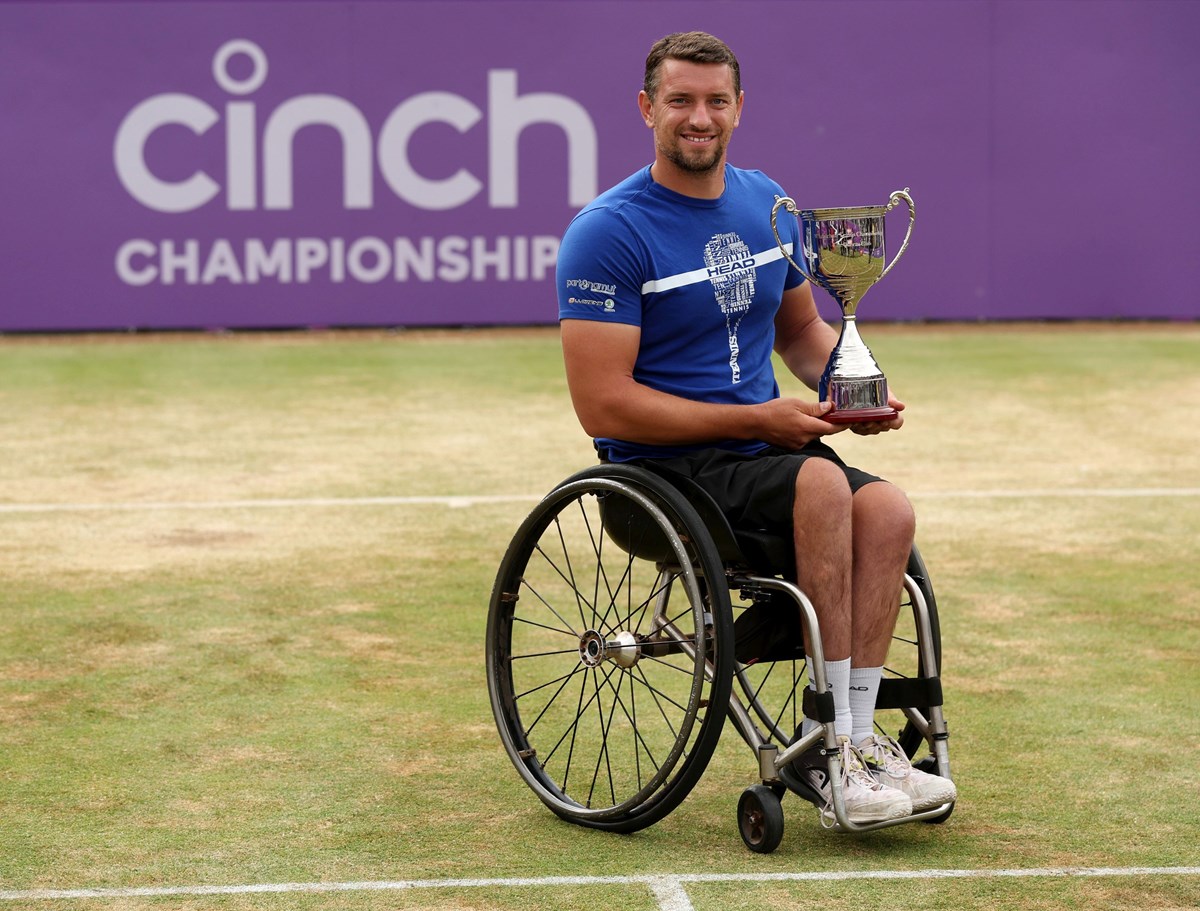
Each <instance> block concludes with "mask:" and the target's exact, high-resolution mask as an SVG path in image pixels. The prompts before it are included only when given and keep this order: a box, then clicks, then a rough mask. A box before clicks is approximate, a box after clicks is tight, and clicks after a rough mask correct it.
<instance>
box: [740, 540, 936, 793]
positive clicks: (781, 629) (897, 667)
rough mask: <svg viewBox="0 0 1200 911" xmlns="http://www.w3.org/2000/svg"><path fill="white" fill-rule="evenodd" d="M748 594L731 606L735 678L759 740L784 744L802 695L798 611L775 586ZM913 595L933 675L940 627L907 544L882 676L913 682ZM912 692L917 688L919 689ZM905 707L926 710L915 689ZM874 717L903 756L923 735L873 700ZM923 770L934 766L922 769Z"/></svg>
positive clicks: (797, 718)
mask: <svg viewBox="0 0 1200 911" xmlns="http://www.w3.org/2000/svg"><path fill="white" fill-rule="evenodd" d="M751 598H752V599H753V600H747V601H746V602H744V603H738V604H735V605H734V615H735V618H736V619H735V624H734V627H735V632H736V635H737V642H736V644H735V650H736V651H737V652H738V658H739V660H738V663H737V665H736V668H735V679H736V681H737V684H738V687H739V689H740V691H741V693H742V695H743V698H744V700H745V702H746V704H747V707H748V708H749V709H750V710H751V712H752V714H753V716H754V717H755V719H756V721H757V723H758V724H760V725H761V726H762V731H763V733H764V734H765V735H766V736H767V739H768V740H771V741H773V742H775V743H777V744H779V745H780V746H781V748H784V747H787V746H788V745H789V744H790V743H791V742H792V740H793V739H794V737H795V732H796V730H797V728H798V727H799V725H800V722H801V721H802V720H803V704H802V697H803V694H804V688H805V687H806V686H807V685H808V661H807V657H806V656H805V654H804V646H803V639H802V633H801V627H800V614H799V610H798V608H797V606H796V605H795V604H794V603H793V602H792V600H791V599H790V598H788V597H787V596H783V595H781V594H779V593H778V592H761V591H760V592H753V593H751ZM918 600H922V601H923V602H924V604H925V606H926V608H927V612H928V616H929V624H930V630H931V634H932V635H931V640H932V648H933V655H934V664H935V666H936V668H937V669H938V673H939V674H940V672H941V631H940V626H939V623H938V616H937V602H936V600H935V598H934V594H933V587H932V585H931V584H930V582H929V574H928V572H927V571H926V569H925V564H924V562H923V561H922V560H921V555H920V552H919V551H918V550H917V548H916V547H913V550H912V553H911V554H910V555H909V560H908V566H907V568H906V571H905V578H904V581H903V585H902V587H901V591H900V615H899V619H898V621H897V624H896V630H895V633H894V634H893V636H892V645H891V648H890V649H889V652H888V657H887V661H886V664H885V667H884V676H885V679H887V680H896V681H900V680H904V681H917V680H919V679H920V678H922V677H924V676H925V674H924V672H923V670H922V667H921V653H920V648H919V644H918V637H917V632H916V624H917V621H916V614H917V608H916V606H915V605H916V602H917V601H918ZM764 629H768V630H770V631H771V632H770V635H769V636H767V637H765V638H764V635H763V633H762V632H761V631H762V630H764ZM885 686H886V684H885ZM914 691H915V692H917V693H919V692H920V690H919V688H915V689H914ZM911 707H912V708H914V709H915V710H916V711H917V712H919V713H920V714H921V715H922V716H925V717H928V714H929V709H928V706H927V705H925V704H923V703H922V701H921V699H920V697H919V695H918V696H917V698H916V699H915V700H914V701H913V703H912V706H911ZM875 717H876V726H877V727H878V728H879V729H880V730H881V731H882V732H883V733H885V734H889V735H891V736H892V737H895V738H896V740H897V742H899V744H900V745H901V746H902V747H903V748H904V750H905V752H906V753H907V754H908V755H909V756H910V757H912V756H915V755H916V754H917V752H918V751H919V750H920V748H921V745H922V744H923V743H924V742H925V738H924V736H923V734H922V733H921V729H920V728H919V727H918V726H917V725H916V724H915V723H914V722H913V721H912V720H910V719H909V718H907V717H906V716H905V715H904V714H903V713H902V711H900V710H897V709H895V708H891V707H889V708H886V709H885V708H884V707H882V706H881V708H880V710H878V711H877V712H876V716H875ZM927 771H930V772H935V771H938V770H937V769H935V768H928V769H927Z"/></svg>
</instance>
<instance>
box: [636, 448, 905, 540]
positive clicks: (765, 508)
mask: <svg viewBox="0 0 1200 911" xmlns="http://www.w3.org/2000/svg"><path fill="white" fill-rule="evenodd" d="M813 458H816V459H828V460H829V461H831V462H833V463H835V464H836V465H839V466H841V468H842V470H843V471H844V472H845V474H846V480H847V481H848V482H849V484H850V490H851V492H855V491H858V490H859V489H860V488H862V487H865V486H866V485H867V484H870V483H871V482H872V481H878V480H881V479H880V478H878V477H877V476H875V475H873V474H868V473H867V472H865V471H862V470H861V469H858V468H851V467H850V466H848V465H847V464H846V463H845V462H843V461H842V460H841V458H840V457H839V456H838V454H837V453H836V452H834V451H833V450H832V449H831V448H830V447H829V446H827V445H826V444H825V443H823V442H821V441H820V440H814V441H813V442H811V443H809V444H808V445H807V446H805V447H803V448H802V449H797V450H788V449H781V448H779V447H777V446H771V447H769V448H767V449H764V450H763V451H762V452H759V453H756V454H754V455H744V454H741V453H736V452H728V451H726V450H723V449H706V450H703V451H701V452H695V453H689V454H688V455H684V456H676V457H674V458H670V459H647V460H645V463H647V464H652V465H653V467H654V469H655V470H656V472H657V473H660V474H662V475H664V476H666V477H667V478H668V479H669V478H670V476H671V475H672V474H675V475H682V476H683V477H687V478H690V479H691V480H693V481H695V482H696V484H698V485H699V486H700V487H702V488H704V490H705V491H707V492H708V494H709V496H711V497H712V498H713V499H714V500H715V501H716V503H717V506H718V507H719V508H720V510H721V511H722V512H723V513H724V514H725V517H726V518H727V519H728V520H729V524H730V525H731V526H732V527H733V528H734V529H735V530H741V531H772V532H782V533H785V534H789V535H790V534H791V528H792V510H793V507H794V506H795V499H796V475H797V474H799V472H800V466H801V465H803V464H804V463H805V461H807V460H808V459H813Z"/></svg>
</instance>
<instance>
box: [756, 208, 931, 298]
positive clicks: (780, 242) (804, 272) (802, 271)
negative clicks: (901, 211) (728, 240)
mask: <svg viewBox="0 0 1200 911" xmlns="http://www.w3.org/2000/svg"><path fill="white" fill-rule="evenodd" d="M780 209H787V210H788V214H789V215H793V216H797V215H799V214H800V209H799V207H798V206H797V205H796V200H794V199H792V198H791V197H790V196H776V197H775V205H774V206H772V207H771V230H772V231H773V232H774V233H775V243H777V244H778V245H779V252H780V253H782V254H783V258H784V259H786V260H787V261H788V262H789V263H791V264H792V268H793V269H795V270H796V271H797V272H799V273H800V274H801V275H803V276H804V277H805V278H806V279H808V280H809V281H810V282H813V284H814V285H815V284H816V282H815V281H814V280H813V277H812V276H811V275H809V274H808V270H807V269H805V268H803V267H801V265H800V264H799V263H798V262H796V261H795V260H794V259H792V258H791V257H790V256H788V252H787V250H785V249H784V244H783V238H782V237H780V236H779V227H778V226H777V225H776V219H777V218H778V216H779V210H780ZM905 240H906V241H907V238H905ZM800 246H801V248H802V249H803V247H804V238H800Z"/></svg>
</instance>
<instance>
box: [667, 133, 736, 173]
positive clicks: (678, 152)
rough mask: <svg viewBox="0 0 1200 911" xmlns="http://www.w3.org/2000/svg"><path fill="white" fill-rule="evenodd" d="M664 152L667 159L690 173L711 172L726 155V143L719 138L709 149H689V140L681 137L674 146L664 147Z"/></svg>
mask: <svg viewBox="0 0 1200 911" xmlns="http://www.w3.org/2000/svg"><path fill="white" fill-rule="evenodd" d="M689 152H690V153H691V154H689ZM662 153H663V156H664V157H665V158H666V159H667V161H669V162H671V164H673V165H675V167H677V168H679V170H681V171H686V172H688V173H689V174H711V173H712V172H713V171H715V170H716V169H717V167H718V166H719V165H720V164H721V160H722V159H723V158H724V156H725V143H724V142H722V141H721V140H720V139H719V138H718V139H716V140H714V141H713V143H712V145H711V146H710V147H709V148H707V149H692V150H689V149H688V146H687V140H686V139H680V140H679V141H678V142H677V143H676V144H675V145H674V146H671V147H664V148H663V149H662Z"/></svg>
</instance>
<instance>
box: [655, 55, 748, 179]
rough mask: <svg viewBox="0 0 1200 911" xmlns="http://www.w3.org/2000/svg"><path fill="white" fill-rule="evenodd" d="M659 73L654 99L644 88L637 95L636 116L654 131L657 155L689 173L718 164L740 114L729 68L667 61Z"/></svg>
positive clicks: (740, 107) (740, 109) (738, 102)
mask: <svg viewBox="0 0 1200 911" xmlns="http://www.w3.org/2000/svg"><path fill="white" fill-rule="evenodd" d="M659 77H660V78H659V85H658V91H657V93H656V95H655V97H654V99H653V100H651V99H650V98H649V97H648V96H647V95H646V93H645V92H642V93H641V95H640V96H639V98H638V104H639V106H640V107H641V111H642V117H643V118H644V119H645V121H646V125H647V126H649V127H651V128H652V129H653V130H654V146H655V150H656V151H657V153H658V157H659V158H660V159H665V160H666V161H668V162H670V163H671V164H673V165H674V166H675V167H676V168H678V169H679V170H680V171H683V172H686V173H690V174H697V175H703V174H709V173H711V172H712V171H713V170H715V169H716V168H719V167H721V166H722V165H723V164H724V162H725V149H726V147H727V146H728V144H729V137H730V136H732V135H733V130H734V127H736V126H737V125H738V119H739V118H740V116H741V112H742V97H741V96H735V95H734V93H733V74H732V73H731V72H730V70H729V66H728V65H727V64H724V63H691V62H688V61H686V60H672V59H667V60H664V61H663V63H662V65H661V66H660V68H659Z"/></svg>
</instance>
